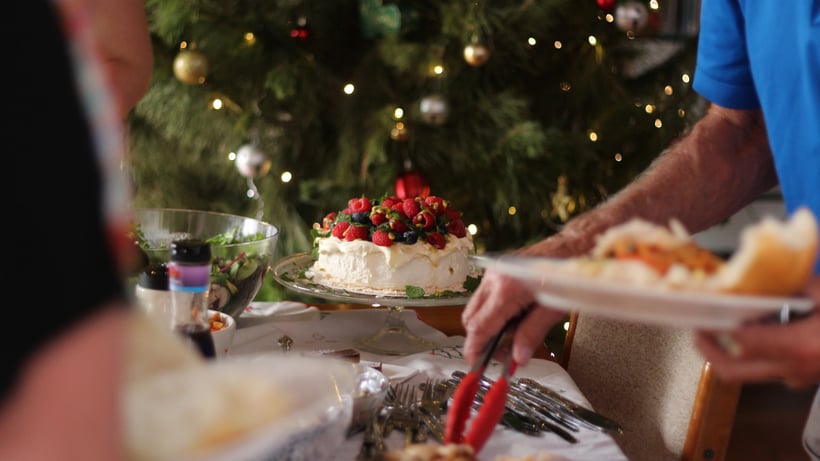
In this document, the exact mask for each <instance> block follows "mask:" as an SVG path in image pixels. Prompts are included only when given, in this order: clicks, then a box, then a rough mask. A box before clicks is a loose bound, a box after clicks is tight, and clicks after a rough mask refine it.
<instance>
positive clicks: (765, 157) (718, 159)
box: [461, 105, 777, 365]
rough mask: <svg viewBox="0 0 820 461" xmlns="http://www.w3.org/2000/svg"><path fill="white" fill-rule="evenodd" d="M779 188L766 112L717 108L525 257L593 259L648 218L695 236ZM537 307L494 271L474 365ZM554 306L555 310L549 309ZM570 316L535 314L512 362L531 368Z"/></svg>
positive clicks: (473, 339)
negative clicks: (614, 231)
mask: <svg viewBox="0 0 820 461" xmlns="http://www.w3.org/2000/svg"><path fill="white" fill-rule="evenodd" d="M776 184H777V176H776V174H775V171H774V163H773V161H772V156H771V150H770V149H769V143H768V139H767V136H766V129H765V126H764V123H763V117H762V115H761V113H760V111H756V110H755V111H748V110H733V109H726V108H723V107H719V106H714V105H713V106H712V107H711V108H710V110H709V111H708V113H707V114H706V115H705V116H704V117H703V118H702V119H701V120H699V121H698V122H697V123H696V124H695V126H694V128H693V129H692V131H691V132H690V133H688V134H687V135H686V136H684V137H682V138H681V139H680V140H678V141H677V142H676V143H674V144H673V145H672V146H670V147H669V148H668V149H667V150H666V151H665V152H664V153H663V154H662V155H660V156H659V157H658V158H657V159H656V160H655V162H653V163H652V165H650V167H649V168H648V169H647V170H646V171H645V172H644V173H643V174H642V175H641V176H640V177H638V178H637V179H636V180H635V181H633V182H632V183H631V184H630V185H628V186H627V187H626V188H624V189H623V190H622V191H621V192H619V193H617V194H616V195H614V196H613V197H612V198H611V199H610V200H608V201H606V202H604V203H603V204H601V205H600V206H598V207H597V208H595V209H593V210H590V211H589V212H587V213H585V214H583V215H580V216H578V217H576V218H574V219H572V220H570V222H569V223H568V224H567V225H566V226H565V228H564V229H563V230H562V231H561V232H559V233H558V234H555V235H553V236H551V237H548V238H546V239H544V240H542V241H540V242H538V243H536V244H534V245H532V246H530V247H526V248H523V249H522V250H520V251H519V252H518V253H519V254H527V255H539V256H548V257H570V256H576V255H579V254H582V253H586V252H587V251H588V250H590V249H591V248H592V247H593V246H594V244H595V236H596V235H598V234H600V233H601V232H603V231H604V230H606V229H608V228H609V227H611V226H614V225H616V224H620V223H623V222H625V221H627V220H629V219H631V218H634V217H641V218H644V219H646V220H649V221H653V222H657V223H660V224H667V223H668V222H669V220H670V219H672V218H676V219H678V220H679V221H680V222H681V223H682V224H683V225H684V226H685V227H686V228H687V230H689V232H692V233H695V232H699V231H701V230H704V229H707V228H708V227H710V226H712V225H714V224H717V223H719V222H721V221H722V220H724V219H726V218H728V217H729V216H731V215H732V214H734V213H735V212H736V211H738V210H739V209H740V208H742V207H743V206H744V205H745V204H747V203H748V202H750V201H751V200H752V199H754V198H756V197H757V196H758V195H760V194H762V193H763V192H765V191H767V190H769V189H770V188H772V187H773V186H775V185H776ZM534 303H535V299H534V297H533V295H532V293H531V292H530V291H529V290H527V289H526V288H525V287H523V286H522V285H521V284H520V283H519V282H517V281H516V280H514V279H511V278H509V277H505V276H503V275H501V274H498V273H495V272H493V271H492V270H488V271H487V272H485V274H484V277H483V279H482V281H481V284H480V285H479V286H478V289H477V290H476V292H475V293H474V294H473V295H472V296H471V297H470V300H469V301H468V303H467V307H466V308H465V309H464V311H463V313H462V316H461V320H462V323H463V324H464V328H465V330H466V332H467V336H466V339H465V342H464V354H465V356H466V358H467V360H468V361H470V362H472V361H474V360H475V359H476V357H478V355H479V353H480V351H481V349H482V348H483V346H484V345H485V344H486V343H487V341H489V339H490V338H491V337H492V336H494V335H495V334H496V333H498V331H500V330H501V328H502V326H503V325H504V323H505V322H506V321H507V320H508V319H510V318H512V317H513V316H515V315H516V314H518V313H519V312H520V311H521V310H522V309H525V308H526V307H527V306H529V305H532V304H534ZM544 307H548V306H544ZM562 318H563V312H558V311H553V310H550V309H535V310H534V311H533V312H531V313H530V315H529V316H528V317H527V318H526V319H525V320H524V321H522V322H521V324H519V326H518V329H517V330H516V333H515V338H514V344H513V358H514V359H515V360H516V362H518V363H519V364H522V365H523V364H526V363H527V362H528V361H529V359H530V357H531V356H532V353H533V351H534V350H535V349H536V347H538V346H539V344H540V343H541V341H542V340H543V338H544V336H545V335H546V333H547V331H549V329H550V328H551V327H552V325H553V324H554V323H555V322H557V321H559V320H560V319H562Z"/></svg>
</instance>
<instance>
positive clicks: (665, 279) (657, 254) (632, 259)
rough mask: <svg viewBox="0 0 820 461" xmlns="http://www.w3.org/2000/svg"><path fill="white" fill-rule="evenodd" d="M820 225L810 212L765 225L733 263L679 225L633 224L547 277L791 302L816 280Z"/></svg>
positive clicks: (750, 235)
mask: <svg viewBox="0 0 820 461" xmlns="http://www.w3.org/2000/svg"><path fill="white" fill-rule="evenodd" d="M818 239H820V237H819V236H818V224H817V219H816V218H815V216H814V215H813V214H812V213H811V211H809V210H808V209H806V208H800V209H798V210H796V211H795V212H794V213H793V214H792V216H791V217H790V218H789V219H788V220H786V221H779V220H777V219H775V218H773V217H768V216H767V217H765V218H763V219H762V220H761V221H759V222H757V223H755V224H752V225H749V226H747V227H746V228H745V229H743V231H742V232H741V234H740V242H739V246H738V248H737V250H736V251H735V253H733V254H732V255H731V257H729V259H728V260H724V259H721V258H719V257H718V256H716V255H714V254H712V253H711V252H710V251H709V250H707V249H705V248H703V247H700V246H699V245H698V244H697V243H696V242H695V241H694V240H693V239H692V237H691V236H690V235H689V234H688V232H687V231H686V230H685V229H684V228H683V226H682V225H681V224H680V223H679V222H677V221H675V220H673V221H672V222H670V225H669V226H668V227H664V226H661V225H658V224H654V223H650V222H647V221H643V220H640V219H633V220H631V221H628V222H626V223H624V224H621V225H618V226H615V227H612V228H610V229H609V230H607V231H606V232H604V233H602V234H601V235H599V236H598V238H597V240H596V244H595V246H594V247H593V249H592V250H591V251H590V253H589V254H587V255H584V256H581V257H577V258H568V259H565V260H559V261H554V263H551V264H548V266H549V267H545V269H546V270H558V271H563V272H567V273H571V274H581V275H584V276H589V277H595V278H598V279H601V280H608V281H614V282H623V283H627V284H632V285H642V286H656V287H665V288H670V289H682V290H693V291H705V292H719V293H732V294H743V295H766V296H787V295H791V294H794V293H796V292H797V291H798V290H799V289H800V288H801V287H802V286H803V285H804V284H805V283H806V282H807V281H808V279H809V277H811V274H812V271H813V268H814V264H815V259H816V258H817V249H818Z"/></svg>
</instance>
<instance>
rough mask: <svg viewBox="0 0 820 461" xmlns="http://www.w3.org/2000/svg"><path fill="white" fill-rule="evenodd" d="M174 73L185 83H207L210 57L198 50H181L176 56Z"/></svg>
mask: <svg viewBox="0 0 820 461" xmlns="http://www.w3.org/2000/svg"><path fill="white" fill-rule="evenodd" d="M174 75H175V76H176V77H177V78H178V79H179V81H181V82H183V83H188V84H191V85H194V84H201V83H205V77H206V76H207V75H208V58H207V56H205V54H204V53H202V52H200V51H197V50H180V52H179V54H177V57H176V58H174Z"/></svg>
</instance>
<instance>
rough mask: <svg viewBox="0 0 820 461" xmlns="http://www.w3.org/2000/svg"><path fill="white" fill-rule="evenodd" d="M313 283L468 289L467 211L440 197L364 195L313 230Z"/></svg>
mask: <svg viewBox="0 0 820 461" xmlns="http://www.w3.org/2000/svg"><path fill="white" fill-rule="evenodd" d="M312 235H313V237H314V248H313V256H314V258H315V262H314V263H313V265H312V266H311V267H310V268H309V269H308V270H307V271H306V273H305V275H306V276H308V277H310V278H311V279H312V280H313V281H314V282H316V283H318V284H321V285H324V286H328V287H332V288H338V289H343V290H347V291H350V292H355V293H364V294H369V295H377V296H378V295H383V296H408V297H411V298H413V297H421V296H434V295H439V294H442V293H446V292H462V291H465V290H468V289H470V288H471V287H470V282H471V281H475V279H473V280H471V279H472V277H470V274H471V265H470V262H469V259H468V255H469V254H470V253H472V252H473V240H472V236H471V235H470V234H469V233H468V232H467V229H466V227H465V226H464V221H462V215H461V212H460V211H458V210H457V209H455V208H453V207H452V206H450V203H449V202H448V201H447V200H444V199H442V198H441V197H435V196H428V197H414V198H405V199H401V198H399V197H396V196H387V197H384V198H382V199H381V200H374V199H370V198H367V197H358V198H352V199H350V200H348V203H347V208H345V209H343V210H341V211H335V212H332V213H329V214H327V215H326V216H325V217H324V219H323V220H322V222H321V223H315V224H314V225H313V229H312Z"/></svg>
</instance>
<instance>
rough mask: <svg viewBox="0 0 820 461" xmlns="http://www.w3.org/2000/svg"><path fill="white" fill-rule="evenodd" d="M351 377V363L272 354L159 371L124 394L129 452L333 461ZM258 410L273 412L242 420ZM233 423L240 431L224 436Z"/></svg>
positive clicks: (349, 402) (232, 460)
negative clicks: (256, 419) (255, 420)
mask: <svg viewBox="0 0 820 461" xmlns="http://www.w3.org/2000/svg"><path fill="white" fill-rule="evenodd" d="M175 373H176V374H177V375H178V376H172V375H174V374H175ZM163 380H165V383H162V381H163ZM357 382H358V372H357V370H356V369H355V368H354V367H351V366H350V364H349V363H346V362H341V361H338V360H331V359H322V358H307V357H295V356H294V357H287V356H278V355H277V356H270V355H268V356H263V355H259V356H254V355H250V356H245V357H243V358H242V359H234V360H226V361H216V362H209V363H208V364H207V365H205V366H198V367H193V368H187V369H181V370H173V371H170V372H163V373H161V374H157V375H155V376H152V377H149V378H148V379H146V380H144V381H143V382H139V383H137V384H136V385H132V388H131V390H130V391H129V392H130V400H129V401H128V403H127V407H126V408H127V409H128V411H127V414H128V415H129V418H132V419H131V420H129V422H128V427H129V432H128V434H129V446H130V448H129V451H131V454H132V459H136V460H139V461H148V460H150V461H154V460H156V461H159V460H171V459H173V460H174V461H246V460H247V461H251V460H254V461H258V460H282V461H296V460H320V461H321V460H332V459H335V451H336V450H337V449H338V447H339V446H340V445H341V444H342V443H343V442H344V438H345V431H346V430H347V427H348V426H349V423H350V419H351V416H352V411H353V398H354V393H355V391H356V386H357ZM158 383H159V384H162V385H157V384H158ZM168 383H173V386H170V385H168ZM152 398H153V400H152ZM266 406H267V407H268V408H269V409H270V408H273V409H272V411H271V410H263V408H265V407H266ZM258 411H269V412H270V413H273V414H274V417H273V418H269V419H267V420H266V422H265V423H262V424H258V425H253V426H251V427H247V426H248V423H247V421H248V419H244V420H243V418H251V419H252V418H253V414H254V413H257V412H258ZM270 413H268V414H270ZM133 418H141V420H138V421H136V422H135V420H134V419H133ZM223 424H224V426H223ZM231 424H234V426H235V427H236V426H237V425H238V426H239V427H245V429H244V430H243V431H242V432H241V433H236V432H234V433H232V434H231V433H230V430H229V431H228V433H225V432H224V430H225V426H230V425H231ZM243 425H244V426H243ZM135 427H136V428H137V429H134V428H135ZM220 431H223V432H220ZM186 432H187V434H186V435H183V437H187V439H184V440H183V441H180V436H181V434H183V433H186ZM135 434H136V436H135ZM192 434H193V435H192ZM196 437H198V438H199V439H196ZM220 438H222V439H221V440H220ZM149 447H150V448H149ZM157 447H160V448H157ZM203 447H208V448H207V449H206V450H204V452H200V453H196V454H191V452H192V451H196V450H200V451H202V448H203ZM135 452H137V454H136V455H135V454H134V453H135Z"/></svg>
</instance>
